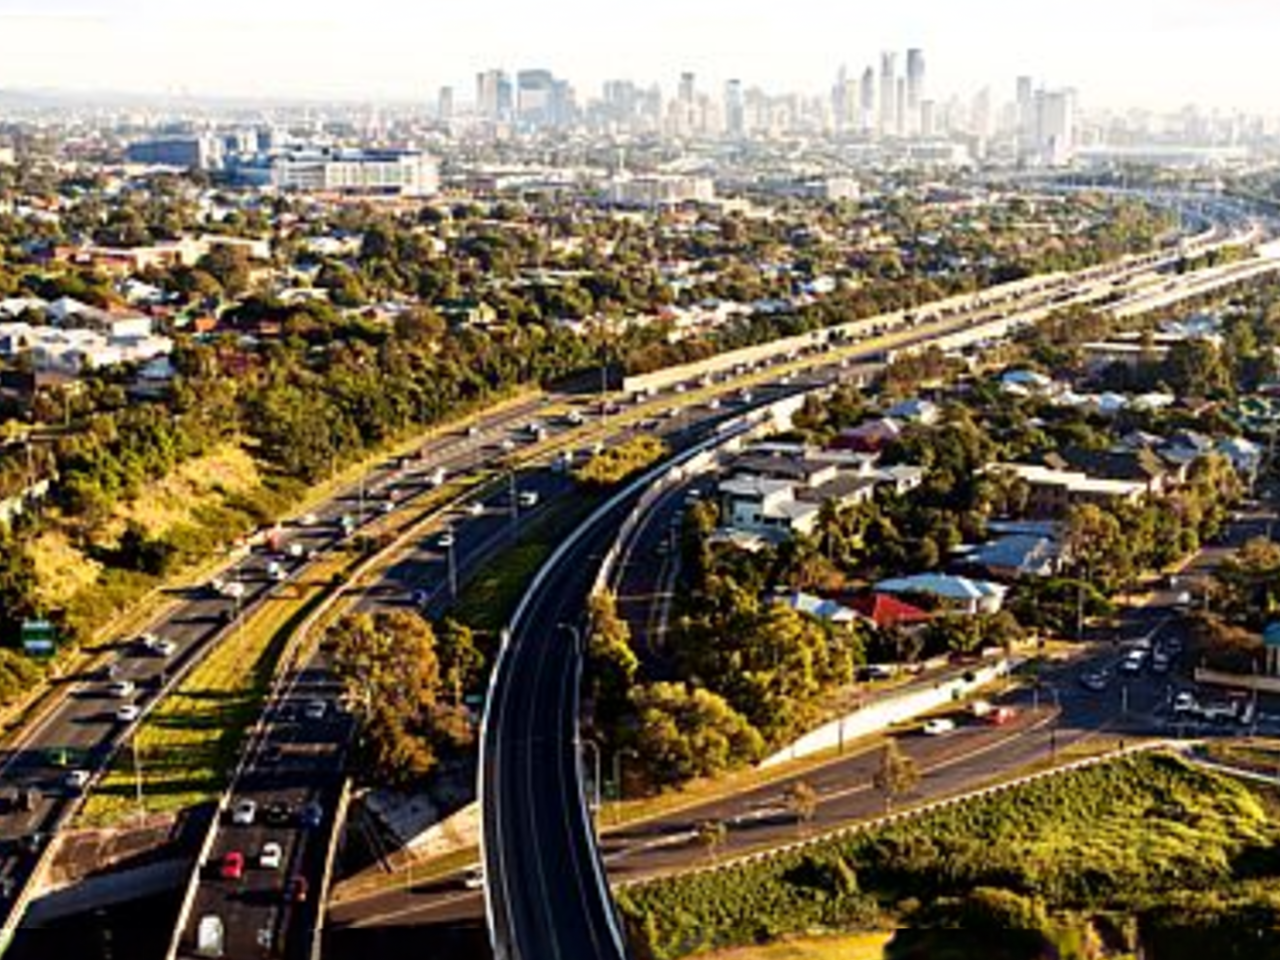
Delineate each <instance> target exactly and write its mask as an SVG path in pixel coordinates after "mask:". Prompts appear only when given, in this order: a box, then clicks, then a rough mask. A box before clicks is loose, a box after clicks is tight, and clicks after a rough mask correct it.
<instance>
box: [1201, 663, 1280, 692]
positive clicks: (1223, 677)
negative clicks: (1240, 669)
mask: <svg viewBox="0 0 1280 960" xmlns="http://www.w3.org/2000/svg"><path fill="white" fill-rule="evenodd" d="M1195 681H1196V683H1207V684H1209V685H1211V686H1215V687H1235V688H1237V689H1243V690H1257V691H1258V692H1259V693H1280V677H1268V676H1267V675H1266V674H1260V673H1223V672H1222V671H1221V670H1206V669H1205V668H1204V667H1196V671H1195Z"/></svg>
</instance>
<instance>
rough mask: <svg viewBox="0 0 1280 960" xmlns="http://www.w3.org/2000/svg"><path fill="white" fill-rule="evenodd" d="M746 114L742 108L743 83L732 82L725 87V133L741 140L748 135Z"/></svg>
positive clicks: (739, 81) (738, 81)
mask: <svg viewBox="0 0 1280 960" xmlns="http://www.w3.org/2000/svg"><path fill="white" fill-rule="evenodd" d="M746 129H747V127H746V113H745V111H744V110H743V106H742V81H741V80H730V81H728V82H727V83H725V85H724V131H725V133H726V134H727V135H728V136H729V137H731V138H733V139H735V140H736V139H740V138H741V137H742V136H743V134H745V133H746Z"/></svg>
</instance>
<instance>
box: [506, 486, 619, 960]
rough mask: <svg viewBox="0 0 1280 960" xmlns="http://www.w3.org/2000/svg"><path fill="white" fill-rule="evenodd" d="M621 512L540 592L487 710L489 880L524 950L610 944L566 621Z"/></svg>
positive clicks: (594, 952) (582, 950) (604, 951)
mask: <svg viewBox="0 0 1280 960" xmlns="http://www.w3.org/2000/svg"><path fill="white" fill-rule="evenodd" d="M621 518H622V512H621V511H620V510H619V511H615V512H614V513H613V514H612V515H611V516H610V517H609V518H607V519H606V520H605V521H604V522H602V523H600V524H598V525H596V526H595V527H593V528H592V530H591V531H590V532H589V533H588V534H587V535H586V536H585V537H584V538H583V539H582V541H580V542H579V543H578V544H577V545H576V546H575V547H574V548H572V549H571V550H570V551H569V555H568V556H566V557H565V558H564V559H563V562H561V563H560V564H558V565H557V566H556V568H555V569H554V571H553V572H552V574H551V576H550V577H548V579H547V581H546V582H544V584H543V586H542V588H541V589H540V590H539V591H538V593H537V594H536V595H535V598H534V600H533V602H532V603H531V604H530V607H529V609H528V611H527V615H526V616H525V617H524V618H523V622H522V623H521V624H520V625H519V626H518V631H517V634H516V636H515V637H514V638H513V640H512V641H511V643H512V646H511V647H510V648H509V653H508V658H507V660H506V662H505V663H504V664H503V667H502V669H503V675H502V677H501V678H500V683H499V687H498V689H497V690H496V691H495V697H496V700H495V703H494V707H493V709H494V710H495V713H494V715H493V716H491V717H490V719H489V729H488V733H489V737H490V741H491V742H490V744H489V748H488V749H487V750H486V764H485V769H484V770H483V771H482V774H483V776H485V778H486V781H487V782H486V784H485V795H486V797H487V798H490V800H491V802H490V803H488V804H487V807H488V810H487V812H486V819H485V830H486V833H485V852H486V856H487V858H488V864H487V867H488V877H487V882H488V883H489V889H490V894H491V897H492V898H493V901H494V902H495V903H496V904H497V908H498V909H499V911H500V912H502V913H503V914H504V915H505V916H506V917H508V918H509V921H510V929H511V932H512V936H513V937H514V939H515V941H516V952H517V955H519V956H523V957H539V958H541V957H548V958H553V957H558V956H563V957H587V956H591V957H606V956H609V955H611V954H612V953H613V952H614V948H613V947H612V934H611V932H610V926H609V920H610V918H611V916H612V913H611V911H612V905H611V903H610V902H609V901H608V900H607V898H605V900H604V901H603V902H602V901H601V898H600V893H599V889H598V887H597V881H596V877H595V873H594V869H595V866H596V861H595V858H594V851H593V850H592V844H591V842H590V840H589V839H588V834H587V830H588V829H589V827H588V826H587V824H586V823H585V822H584V820H583V819H582V818H583V814H584V811H583V809H582V794H581V787H580V771H579V761H578V757H577V750H576V749H575V748H574V740H575V736H576V729H577V716H576V707H577V673H576V669H575V665H576V658H577V656H578V654H577V651H575V650H573V649H572V637H571V634H570V632H569V631H567V630H562V629H559V628H558V625H559V624H561V623H564V622H572V623H578V622H580V620H581V616H582V610H583V605H584V603H585V599H586V594H587V591H588V589H589V587H590V583H591V581H592V579H593V574H594V570H595V568H596V566H597V565H598V562H599V557H600V555H601V554H602V553H603V551H604V550H605V549H606V548H607V545H608V543H609V541H610V539H611V536H612V534H613V532H614V531H615V530H616V527H617V524H618V523H620V522H621Z"/></svg>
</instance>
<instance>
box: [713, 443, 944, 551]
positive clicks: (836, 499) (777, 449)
mask: <svg viewBox="0 0 1280 960" xmlns="http://www.w3.org/2000/svg"><path fill="white" fill-rule="evenodd" d="M875 461H876V458H875V457H874V456H869V455H866V454H854V453H849V452H839V451H829V450H817V449H813V448H809V447H804V446H801V445H799V444H761V445H759V446H756V447H751V448H749V449H748V450H746V451H745V452H744V453H743V454H742V455H740V456H739V457H737V458H736V459H735V460H734V461H733V463H732V464H730V465H729V468H728V471H727V474H726V479H723V480H721V482H720V486H719V494H720V505H721V512H720V516H721V518H722V523H723V525H724V526H725V527H728V528H732V529H735V530H740V531H743V532H747V533H767V534H770V535H773V536H777V535H790V534H793V533H800V534H808V533H812V532H813V530H814V529H815V528H816V525H817V520H818V513H819V510H820V509H821V507H822V505H823V504H825V503H833V504H835V505H836V506H839V507H850V506H856V505H857V504H860V503H865V502H867V501H868V500H870V499H871V498H872V497H873V496H874V495H875V491H876V490H877V489H878V488H880V487H888V488H890V489H892V490H893V491H894V492H895V493H900V494H901V493H906V492H909V491H911V490H914V489H915V488H916V487H918V486H919V485H920V483H921V482H922V480H923V477H924V470H923V468H921V467H913V466H909V465H899V466H894V467H887V468H879V467H877V466H876V465H875Z"/></svg>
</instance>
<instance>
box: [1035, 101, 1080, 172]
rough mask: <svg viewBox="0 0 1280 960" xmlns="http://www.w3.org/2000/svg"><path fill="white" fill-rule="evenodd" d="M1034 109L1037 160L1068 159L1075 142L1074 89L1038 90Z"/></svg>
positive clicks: (1054, 162)
mask: <svg viewBox="0 0 1280 960" xmlns="http://www.w3.org/2000/svg"><path fill="white" fill-rule="evenodd" d="M1035 113H1036V153H1037V155H1038V156H1037V159H1038V161H1039V162H1040V163H1042V164H1044V165H1045V166H1050V167H1057V166H1062V165H1063V164H1066V163H1070V162H1071V157H1072V154H1073V153H1074V152H1075V146H1076V143H1075V138H1076V92H1075V91H1074V90H1040V91H1038V92H1037V93H1036V97H1035Z"/></svg>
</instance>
